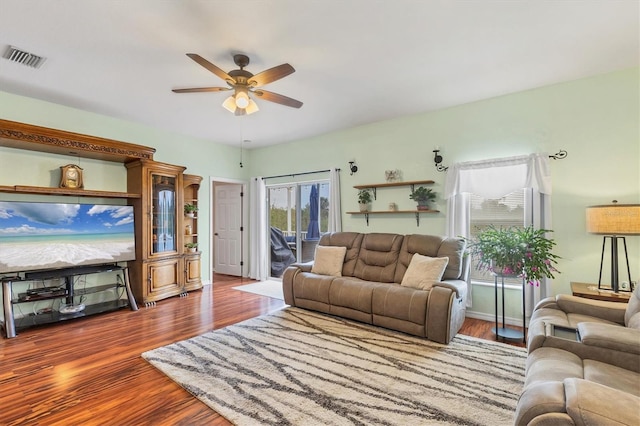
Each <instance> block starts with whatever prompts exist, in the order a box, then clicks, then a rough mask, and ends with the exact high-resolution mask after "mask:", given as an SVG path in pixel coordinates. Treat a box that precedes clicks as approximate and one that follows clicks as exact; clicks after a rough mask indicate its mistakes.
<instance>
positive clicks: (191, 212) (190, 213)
mask: <svg viewBox="0 0 640 426" xmlns="http://www.w3.org/2000/svg"><path fill="white" fill-rule="evenodd" d="M197 211H198V206H196V205H195V204H189V203H187V204H185V205H184V215H185V216H187V217H195V215H196V212H197Z"/></svg>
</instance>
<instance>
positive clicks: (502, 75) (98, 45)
mask: <svg viewBox="0 0 640 426" xmlns="http://www.w3.org/2000/svg"><path fill="white" fill-rule="evenodd" d="M639 9H640V2H639V1H638V0H601V1H600V0H573V1H569V0H556V1H552V0H546V1H543V0H540V1H534V0H530V1H518V0H510V1H507V0H497V1H490V0H477V1H470V0H422V1H420V0H394V1H392V0H324V1H320V0H209V1H205V0H172V1H169V0H135V1H134V0H129V1H124V0H122V1H120V0H56V1H51V0H0V50H1V52H0V53H4V50H5V49H6V46H8V45H13V46H16V47H18V48H21V49H23V50H26V51H29V52H31V53H34V54H37V55H41V56H45V57H46V58H48V59H47V61H46V62H45V63H44V65H43V66H42V67H41V68H40V69H32V68H28V67H26V66H24V65H18V64H15V63H12V62H9V61H8V60H6V59H0V90H2V91H6V92H9V93H15V94H18V95H24V96H29V97H33V98H38V99H43V100H46V101H50V102H55V103H58V104H62V105H67V106H70V107H74V108H80V109H83V110H87V111H92V112H95V113H99V114H104V115H108V116H112V117H117V118H121V119H125V120H130V121H134V122H139V123H143V124H145V125H148V126H152V127H156V128H159V129H164V130H169V131H173V132H177V133H181V134H186V135H190V136H195V137H198V138H204V139H207V140H211V141H215V142H220V143H226V144H232V145H234V144H236V145H237V144H239V143H240V140H243V139H249V140H251V141H252V143H251V146H250V147H260V146H266V145H271V144H277V143H283V142H287V141H292V140H297V139H301V138H306V137H311V136H314V135H318V134H322V133H327V132H330V131H334V130H338V129H344V128H349V127H353V126H356V125H361V124H366V123H371V122H375V121H380V120H383V119H388V118H393V117H398V116H403V115H408V114H416V113H421V112H426V111H432V110H435V109H441V108H446V107H450V106H453V105H459V104H464V103H468V102H473V101H476V100H480V99H486V98H490V97H494V96H500V95H503V94H507V93H512V92H517V91H522V90H527V89H531V88H535V87H540V86H545V85H549V84H554V83H557V82H562V81H568V80H573V79H577V78H582V77H587V76H592V75H596V74H601V73H606V72H609V71H613V70H618V69H623V68H629V67H633V66H637V65H638V63H639V59H638V58H639V52H640V41H639V31H640V23H639V22H640V18H639V13H640V12H639ZM186 53H197V54H199V55H201V56H203V57H204V58H206V59H207V60H209V61H211V62H212V63H214V64H216V65H217V66H219V67H220V68H222V69H224V70H225V71H230V70H232V69H235V68H237V67H236V66H235V64H234V63H233V58H232V55H233V54H234V53H244V54H246V55H248V56H249V57H250V59H251V63H250V64H249V66H248V67H247V68H246V69H247V70H248V71H251V72H253V73H254V74H257V73H258V72H260V71H263V70H265V69H268V68H271V67H274V66H276V65H280V64H281V63H284V62H288V63H290V64H291V65H293V67H294V68H295V69H296V72H295V73H293V74H291V75H289V76H288V77H285V78H284V79H282V80H279V81H276V82H273V83H271V84H269V85H266V86H265V87H264V89H266V90H269V91H273V92H276V93H280V94H283V95H286V96H289V97H292V98H295V99H298V100H300V101H302V102H304V106H303V107H302V108H301V109H294V108H288V107H285V106H282V105H279V104H274V103H270V102H266V101H264V100H260V99H258V100H257V103H258V105H259V107H260V111H259V112H258V113H256V114H253V115H251V116H247V117H235V116H234V115H232V114H231V113H229V112H228V111H226V110H225V109H223V108H222V106H221V104H222V102H223V101H224V99H225V98H226V97H227V96H228V92H222V93H215V92H210V93H197V94H175V93H173V92H171V89H173V88H184V87H199V86H224V85H225V83H224V82H223V81H222V80H221V79H219V78H218V77H216V76H215V75H214V74H212V73H210V72H209V71H207V70H205V69H204V68H202V67H201V66H199V65H198V64H196V63H195V62H193V61H192V60H191V59H189V58H188V57H187V56H185V54H186ZM245 146H246V145H245Z"/></svg>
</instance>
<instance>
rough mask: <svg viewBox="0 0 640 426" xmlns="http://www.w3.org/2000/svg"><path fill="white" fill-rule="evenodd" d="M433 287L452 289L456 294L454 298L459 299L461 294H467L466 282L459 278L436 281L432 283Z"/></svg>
mask: <svg viewBox="0 0 640 426" xmlns="http://www.w3.org/2000/svg"><path fill="white" fill-rule="evenodd" d="M433 286H434V287H444V288H448V289H449V290H452V291H453V292H454V293H455V294H456V299H459V298H460V297H462V296H463V295H465V294H467V290H466V283H464V282H461V281H459V280H455V281H453V280H452V281H438V282H435V283H434V284H433Z"/></svg>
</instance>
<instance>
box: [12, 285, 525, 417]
mask: <svg viewBox="0 0 640 426" xmlns="http://www.w3.org/2000/svg"><path fill="white" fill-rule="evenodd" d="M249 282H251V281H249V280H240V279H239V278H237V277H229V276H224V275H216V276H215V278H214V285H212V286H206V287H205V288H204V289H203V290H202V291H196V292H192V293H190V294H189V296H188V297H185V298H180V297H174V298H171V299H167V300H164V301H161V302H158V304H157V306H155V307H152V308H144V307H141V308H140V310H139V311H137V312H134V311H130V310H124V309H123V310H120V311H117V312H112V313H108V314H103V315H97V316H93V317H87V318H84V319H81V320H74V321H67V322H64V323H59V324H55V325H51V326H46V327H36V328H32V329H27V330H23V331H21V332H19V334H18V337H16V338H14V339H6V338H0V407H2V408H0V424H2V425H63V424H64V425H69V424H73V425H94V424H95V425H116V424H118V425H125V424H126V425H199V424H209V425H228V424H230V423H229V422H228V421H227V420H226V419H224V418H223V417H221V416H220V415H218V414H217V413H216V412H214V411H212V410H211V409H210V408H209V407H207V406H206V405H204V404H203V403H201V402H200V401H199V400H197V399H196V398H194V397H193V396H191V395H190V394H189V393H188V392H187V391H185V390H184V389H183V388H181V387H180V386H178V385H177V384H175V383H174V382H173V381H171V380H170V379H169V378H167V377H166V376H165V375H164V374H162V373H160V372H159V371H158V370H156V369H155V368H154V367H152V366H151V365H150V364H148V363H147V362H146V361H144V360H143V359H142V358H141V357H140V354H141V353H142V352H145V351H147V350H149V349H153V348H157V347H159V346H164V345H167V344H169V343H173V342H176V341H179V340H184V339H187V338H190V337H193V336H196V335H199V334H202V333H204V332H207V331H210V330H212V329H218V328H222V327H225V326H227V325H230V324H234V323H236V322H240V321H243V320H245V319H249V318H252V317H255V316H258V315H261V314H265V313H267V312H271V311H274V310H277V309H281V308H282V307H283V306H284V302H283V301H281V300H276V299H271V298H269V297H264V296H259V295H254V294H250V293H246V292H242V291H237V290H233V289H232V288H231V287H234V286H236V285H241V284H245V283H249ZM491 326H492V323H490V322H486V321H481V320H476V319H469V318H468V319H467V320H466V321H465V323H464V326H463V328H462V330H461V333H463V334H467V335H470V336H475V337H480V338H486V339H492V340H493V339H494V338H495V336H494V335H493V333H491ZM516 345H518V346H523V345H522V344H521V343H520V344H516Z"/></svg>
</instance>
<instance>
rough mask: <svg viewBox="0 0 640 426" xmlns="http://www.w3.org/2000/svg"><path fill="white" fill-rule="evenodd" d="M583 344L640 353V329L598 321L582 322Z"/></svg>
mask: <svg viewBox="0 0 640 426" xmlns="http://www.w3.org/2000/svg"><path fill="white" fill-rule="evenodd" d="M578 332H579V333H580V340H581V341H582V344H584V345H588V346H593V347H600V348H605V349H611V350H614V351H619V352H629V353H633V354H639V355H640V330H636V329H633V328H627V327H621V326H619V325H613V324H602V323H597V322H581V323H579V324H578Z"/></svg>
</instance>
